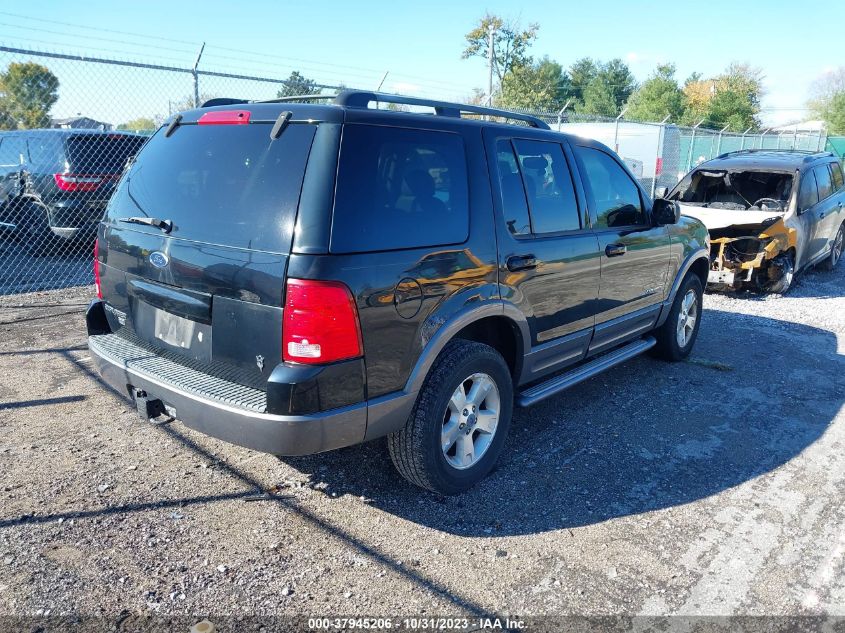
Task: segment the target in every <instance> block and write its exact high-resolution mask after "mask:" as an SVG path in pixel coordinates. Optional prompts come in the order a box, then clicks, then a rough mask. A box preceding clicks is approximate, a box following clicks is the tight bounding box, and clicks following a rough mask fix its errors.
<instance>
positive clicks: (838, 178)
mask: <svg viewBox="0 0 845 633" xmlns="http://www.w3.org/2000/svg"><path fill="white" fill-rule="evenodd" d="M830 173H831V175H832V176H833V190H834V191H839V190H840V189H842V186H843V185H845V178H843V177H842V165H840V164H839V163H831V164H830Z"/></svg>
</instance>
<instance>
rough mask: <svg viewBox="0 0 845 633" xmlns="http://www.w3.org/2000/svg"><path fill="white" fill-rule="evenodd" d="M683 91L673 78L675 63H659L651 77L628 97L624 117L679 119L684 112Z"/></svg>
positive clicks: (632, 118)
mask: <svg viewBox="0 0 845 633" xmlns="http://www.w3.org/2000/svg"><path fill="white" fill-rule="evenodd" d="M684 106H685V99H684V93H683V91H682V90H681V88H680V86H678V82H677V81H676V80H675V65H674V64H660V65H658V66H657V68H656V69H655V71H654V74H652V76H651V77H649V78H648V79H646V80H645V81H644V82H643V84H642V85H641V86H640V87H639V88H637V90H635V91H634V93H633V94H632V95H631V97H630V99H628V104H627V107H628V112H627V113H626V114H625V118H627V119H631V120H635V121H662V120H663V119H664V118H665V117H666V116H668V117H669V119H670V120H672V121H676V122H677V121H679V120H680V118H681V115H682V114H683V112H684Z"/></svg>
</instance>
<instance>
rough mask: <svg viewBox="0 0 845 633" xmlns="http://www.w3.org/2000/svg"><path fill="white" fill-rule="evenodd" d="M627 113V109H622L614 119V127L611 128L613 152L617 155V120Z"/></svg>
mask: <svg viewBox="0 0 845 633" xmlns="http://www.w3.org/2000/svg"><path fill="white" fill-rule="evenodd" d="M627 111H628V108H622V112H620V113H619V116H618V117H616V125H615V126H614V128H613V151H614V152H616V153H617V154H618V153H619V119H621V118H622V117H623V116H624V115H625V113H626V112H627Z"/></svg>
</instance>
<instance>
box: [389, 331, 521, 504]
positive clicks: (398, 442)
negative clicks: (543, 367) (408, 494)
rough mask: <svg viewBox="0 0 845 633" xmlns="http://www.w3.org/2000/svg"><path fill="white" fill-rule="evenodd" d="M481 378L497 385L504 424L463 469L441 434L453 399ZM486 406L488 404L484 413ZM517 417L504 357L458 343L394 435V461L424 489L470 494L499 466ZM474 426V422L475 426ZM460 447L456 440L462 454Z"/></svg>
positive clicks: (499, 424)
mask: <svg viewBox="0 0 845 633" xmlns="http://www.w3.org/2000/svg"><path fill="white" fill-rule="evenodd" d="M475 374H486V376H487V377H488V378H490V379H492V381H493V382H494V383H495V386H496V389H497V392H498V398H499V412H498V422H497V423H496V427H495V430H494V432H493V433H492V434H491V435H492V438H491V439H490V440H489V444H488V445H487V448H486V450H484V451H483V453H481V454H480V456H479V458H478V460H477V461H476V462H475V463H474V464H472V465H471V466H468V467H466V468H465V469H459V468H456V467H455V466H453V465H452V464H451V463H450V462H449V461H447V459H449V458H447V454H446V452H444V450H443V449H442V448H441V441H442V439H441V433H442V432H443V430H444V425H445V423H446V417H447V412H448V408H449V404H450V402H451V398H452V396H453V394H455V393H456V391H457V390H458V388H459V387H460V386H461V385H465V384H467V383H466V381H469V377H472V376H473V375H475ZM486 402H487V401H486V400H482V401H481V402H480V403H479V408H480V406H481V403H486ZM512 414H513V381H512V378H511V374H510V371H509V369H508V366H507V364H506V363H505V361H504V359H503V358H502V356H501V354H499V353H498V352H497V351H496V350H495V349H493V348H492V347H490V346H489V345H484V344H483V343H476V342H473V341H465V340H460V339H456V340H453V341H451V342H449V343H448V344H447V345H446V347H445V348H443V351H442V352H441V353H440V355H439V356H438V357H437V360H436V361H435V362H434V365H433V366H432V367H431V370H430V371H429V374H428V376H427V377H426V379H425V383H424V384H423V387H422V389H421V390H420V393H419V395H418V396H417V402H416V404H415V405H414V408H413V410H412V411H411V415H410V416H409V417H408V421H407V422H406V423H405V427H404V428H403V429H401V430H399V431H396V432H395V433H391V434H390V435H389V436H388V438H387V446H388V450H389V451H390V458H391V460H392V461H393V464H394V466H396V469H397V470H398V471H399V473H400V474H401V475H402V476H403V477H404V478H405V479H407V480H408V481H410V482H411V483H413V484H415V485H417V486H420V487H421V488H426V489H428V490H431V491H432V492H436V493H439V494H444V495H453V494H458V493H461V492H464V491H466V490H468V489H469V488H471V487H472V486H474V485H475V484H476V483H478V482H479V481H481V479H483V478H484V477H485V476H486V475H487V474H488V473H489V472H490V470H491V469H492V468H493V466H494V465H495V464H496V461H497V459H498V458H499V454H500V453H501V451H502V446H503V445H504V442H505V438H506V436H507V434H508V428H509V427H510V422H511V415H512ZM474 424H475V422H474V421H473V422H471V423H470V425H474ZM462 428H463V427H462ZM477 433H478V434H480V432H478V431H471V432H470V433H467V435H471V436H472V438H476V437H478V435H477ZM462 434H463V432H462ZM457 446H458V442H457V441H456V442H455V444H454V447H455V450H456V451H457ZM452 459H455V458H454V457H453V458H452Z"/></svg>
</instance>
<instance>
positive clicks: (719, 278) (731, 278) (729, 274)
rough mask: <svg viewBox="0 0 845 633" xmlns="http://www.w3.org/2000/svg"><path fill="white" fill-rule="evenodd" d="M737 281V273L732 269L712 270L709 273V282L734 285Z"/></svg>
mask: <svg viewBox="0 0 845 633" xmlns="http://www.w3.org/2000/svg"><path fill="white" fill-rule="evenodd" d="M735 281H736V273H734V272H733V271H732V270H711V271H710V272H709V273H708V274H707V283H710V284H720V285H725V286H733V285H734V282H735Z"/></svg>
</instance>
